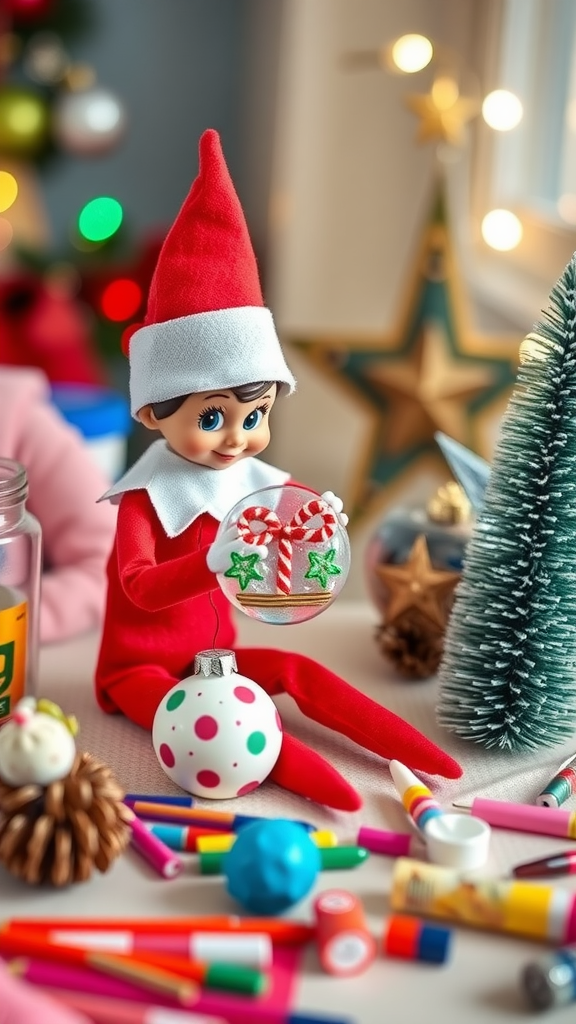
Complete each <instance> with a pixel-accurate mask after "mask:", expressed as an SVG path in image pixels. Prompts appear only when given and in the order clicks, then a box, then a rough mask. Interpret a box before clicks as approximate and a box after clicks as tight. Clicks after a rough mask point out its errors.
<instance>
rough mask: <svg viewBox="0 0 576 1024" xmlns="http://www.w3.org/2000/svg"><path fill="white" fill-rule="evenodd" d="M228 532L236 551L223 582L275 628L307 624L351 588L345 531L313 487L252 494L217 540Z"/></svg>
mask: <svg viewBox="0 0 576 1024" xmlns="http://www.w3.org/2000/svg"><path fill="white" fill-rule="evenodd" d="M228 531H231V533H232V534H233V535H234V533H236V536H237V538H238V542H239V543H238V550H237V551H235V550H234V547H233V545H232V550H231V554H230V563H229V566H228V568H227V569H226V570H225V571H224V572H222V573H218V575H217V578H218V582H219V584H220V587H221V588H222V591H223V592H224V594H225V595H226V597H227V598H228V599H229V600H230V601H231V602H232V604H233V605H235V606H236V607H237V608H239V609H240V610H241V611H243V612H245V614H246V615H249V616H250V617H251V618H255V619H259V620H260V621H261V622H267V623H270V624H273V625H289V624H293V623H297V622H304V621H306V620H307V619H311V618H313V617H314V616H315V615H319V614H320V612H322V611H324V609H325V608H327V607H328V606H329V605H330V604H331V603H332V602H333V601H334V599H335V598H336V597H337V596H338V594H339V593H340V592H341V590H342V588H343V586H344V584H345V582H346V579H347V576H348V571H349V569H350V543H349V540H348V534H347V532H346V529H345V527H344V526H343V525H342V523H341V522H340V519H339V516H338V514H337V513H336V512H335V511H334V509H333V508H332V507H331V506H330V505H329V504H328V502H327V501H325V500H324V499H323V498H322V497H321V496H320V495H319V494H316V493H315V492H314V491H311V490H309V489H308V488H305V487H300V486H298V485H295V484H284V485H283V486H279V487H276V486H274V487H264V488H262V489H261V490H259V491H253V492H252V494H249V495H247V496H246V497H245V498H243V499H242V500H241V501H239V502H238V503H237V504H236V505H234V507H233V508H232V509H231V510H230V512H229V513H228V515H227V516H226V517H225V518H224V519H223V520H222V522H221V524H220V528H219V531H218V537H222V536H223V535H224V534H226V533H228ZM262 551H264V555H265V557H262V553H261V552H262Z"/></svg>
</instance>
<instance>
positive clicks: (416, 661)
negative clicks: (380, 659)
mask: <svg viewBox="0 0 576 1024" xmlns="http://www.w3.org/2000/svg"><path fill="white" fill-rule="evenodd" d="M376 640H377V641H378V644H379V647H380V650H381V651H382V654H383V655H384V657H386V658H388V660H389V661H391V662H392V664H393V665H394V667H395V668H396V670H397V671H398V672H400V674H401V675H403V676H405V677H406V678H408V679H428V678H429V676H433V675H434V673H435V672H436V671H437V670H438V666H439V664H440V659H441V657H442V651H443V648H444V634H443V633H442V632H440V631H439V630H437V629H434V628H433V627H431V626H430V624H429V623H428V622H424V620H423V619H422V618H421V616H418V615H411V614H410V613H407V614H406V615H402V616H401V617H400V618H399V619H397V620H396V622H395V623H394V625H391V624H390V623H388V622H386V621H383V622H382V623H381V624H380V625H379V626H378V627H377V630H376Z"/></svg>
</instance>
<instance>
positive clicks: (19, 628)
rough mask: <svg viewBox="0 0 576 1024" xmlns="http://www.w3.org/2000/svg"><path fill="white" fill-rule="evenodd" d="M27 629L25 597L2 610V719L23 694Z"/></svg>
mask: <svg viewBox="0 0 576 1024" xmlns="http://www.w3.org/2000/svg"><path fill="white" fill-rule="evenodd" d="M27 630H28V609H27V605H26V601H23V602H22V604H15V605H13V606H12V607H11V608H4V609H2V610H1V611H0V722H1V721H2V719H3V718H6V717H7V716H8V715H10V714H12V711H13V710H14V706H15V704H17V703H18V701H19V700H20V698H21V697H23V696H24V690H25V687H26V637H27Z"/></svg>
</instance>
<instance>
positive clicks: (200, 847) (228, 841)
mask: <svg viewBox="0 0 576 1024" xmlns="http://www.w3.org/2000/svg"><path fill="white" fill-rule="evenodd" d="M237 836H238V833H237V832H221V833H220V835H217V836H214V835H212V836H198V837H197V839H196V849H197V851H198V853H227V851H228V850H230V849H231V847H232V845H233V843H234V841H235V840H236V839H237ZM310 839H312V840H313V841H314V842H315V843H316V846H319V847H320V848H321V849H322V848H323V847H327V846H338V839H337V836H336V833H335V832H330V830H329V829H321V830H320V831H317V832H310Z"/></svg>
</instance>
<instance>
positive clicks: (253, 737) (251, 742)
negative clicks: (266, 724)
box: [246, 732, 266, 754]
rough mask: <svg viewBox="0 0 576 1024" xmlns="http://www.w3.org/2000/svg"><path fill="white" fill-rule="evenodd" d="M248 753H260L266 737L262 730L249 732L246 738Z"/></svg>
mask: <svg viewBox="0 0 576 1024" xmlns="http://www.w3.org/2000/svg"><path fill="white" fill-rule="evenodd" d="M246 746H247V747H248V753H249V754H261V753H262V751H263V750H264V747H265V746H266V737H265V735H264V733H263V732H251V733H250V735H249V737H248V739H247V740H246Z"/></svg>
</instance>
